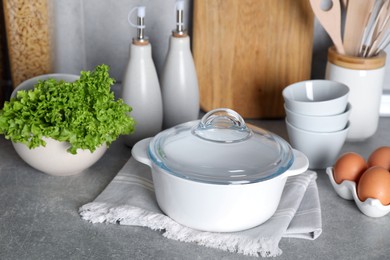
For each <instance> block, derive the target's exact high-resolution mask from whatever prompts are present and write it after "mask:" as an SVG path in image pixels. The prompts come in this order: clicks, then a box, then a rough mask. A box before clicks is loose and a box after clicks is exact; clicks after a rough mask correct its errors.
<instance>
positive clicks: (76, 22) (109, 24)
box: [52, 0, 390, 89]
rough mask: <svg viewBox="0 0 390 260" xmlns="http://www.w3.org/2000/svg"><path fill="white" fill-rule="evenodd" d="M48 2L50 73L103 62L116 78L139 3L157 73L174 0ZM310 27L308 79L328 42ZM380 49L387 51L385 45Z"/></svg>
mask: <svg viewBox="0 0 390 260" xmlns="http://www.w3.org/2000/svg"><path fill="white" fill-rule="evenodd" d="M192 2H193V0H185V8H186V15H185V24H186V27H187V28H189V29H191V26H192V24H191V21H192ZM52 4H53V11H54V13H53V20H54V30H53V32H54V52H55V53H54V54H55V55H54V57H55V60H54V68H55V71H56V72H64V73H75V74H78V73H79V72H80V70H91V69H93V68H94V67H95V66H96V65H98V64H102V63H105V64H108V65H109V66H110V67H111V72H110V74H111V75H112V77H114V78H115V79H116V80H117V82H120V81H121V79H122V75H123V72H124V70H125V67H126V64H127V61H128V58H129V44H130V43H131V40H132V38H133V37H134V36H135V35H136V29H135V28H133V27H131V26H130V25H129V23H128V20H127V16H128V13H129V11H130V10H131V9H132V8H133V7H135V6H139V5H144V6H146V16H145V24H146V35H147V36H148V37H149V40H150V42H151V44H152V53H153V59H154V62H155V65H156V69H157V73H160V72H161V70H162V66H163V63H164V59H165V55H166V53H167V50H168V40H169V36H170V35H171V32H172V30H173V29H174V28H175V25H176V20H175V12H174V9H175V0H53V1H52ZM133 19H134V17H133ZM314 26H315V28H314V46H313V63H312V78H323V77H324V73H325V64H326V61H327V48H328V46H329V45H330V44H331V41H330V39H329V37H328V35H327V34H326V33H325V31H324V30H323V28H322V27H321V25H320V24H319V23H318V22H317V21H315V23H314ZM190 31H191V30H190ZM386 50H387V53H390V47H387V49H386ZM389 63H390V57H389V56H388V57H387V68H386V69H387V71H388V73H386V78H385V86H384V87H385V89H390V65H389Z"/></svg>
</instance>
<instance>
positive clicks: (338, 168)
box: [333, 152, 368, 184]
mask: <svg viewBox="0 0 390 260" xmlns="http://www.w3.org/2000/svg"><path fill="white" fill-rule="evenodd" d="M367 168H368V167H367V163H366V160H364V158H363V157H362V156H360V155H359V154H357V153H353V152H349V153H345V154H343V155H341V156H340V157H339V158H338V159H337V161H336V163H335V165H334V167H333V177H334V179H335V181H336V183H338V184H340V183H341V182H342V181H344V180H349V181H354V182H356V183H357V182H358V181H359V178H360V176H361V175H362V174H363V172H364V171H365V170H367Z"/></svg>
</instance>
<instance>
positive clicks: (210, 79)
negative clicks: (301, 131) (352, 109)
mask: <svg viewBox="0 0 390 260" xmlns="http://www.w3.org/2000/svg"><path fill="white" fill-rule="evenodd" d="M313 22H314V15H313V12H312V10H311V7H310V3H309V0H196V1H194V24H193V36H192V50H193V55H194V60H195V66H196V69H197V73H198V79H199V89H200V103H201V108H202V109H203V110H205V111H209V110H211V109H214V108H218V107H227V108H231V109H234V110H236V111H237V112H238V113H239V114H241V116H243V117H244V118H278V117H282V116H284V109H283V103H284V101H283V97H282V90H283V88H284V87H286V86H287V85H289V84H291V83H294V82H297V81H301V80H306V79H309V78H310V72H311V57H312V46H313Z"/></svg>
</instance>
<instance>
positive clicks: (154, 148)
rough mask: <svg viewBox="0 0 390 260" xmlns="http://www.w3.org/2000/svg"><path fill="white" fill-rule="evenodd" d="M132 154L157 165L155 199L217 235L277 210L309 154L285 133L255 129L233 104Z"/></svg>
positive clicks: (160, 136)
mask: <svg viewBox="0 0 390 260" xmlns="http://www.w3.org/2000/svg"><path fill="white" fill-rule="evenodd" d="M132 155H133V156H134V158H135V159H136V160H138V161H140V162H142V163H144V164H147V165H149V166H150V167H151V168H152V176H153V183H154V187H155V193H156V198H157V202H158V204H159V206H160V208H161V210H162V211H164V212H165V213H166V214H167V215H168V216H169V217H171V218H172V219H174V220H175V221H177V222H178V223H181V224H183V225H185V226H188V227H191V228H194V229H199V230H204V231H212V232H232V231H239V230H244V229H248V228H251V227H254V226H257V225H260V224H261V223H263V222H265V221H266V220H268V219H269V218H270V217H271V216H272V215H273V214H274V212H275V210H276V208H277V206H278V204H279V200H280V197H281V194H282V191H283V188H284V185H285V182H286V180H287V177H288V176H292V175H297V174H300V173H303V172H305V171H306V169H307V168H308V164H309V163H308V159H307V158H306V156H305V155H304V154H303V153H301V152H299V151H297V150H293V149H292V148H291V147H290V145H289V144H288V143H287V142H286V141H285V140H283V139H282V138H280V137H279V136H277V135H275V134H273V133H270V132H268V131H265V130H263V129H261V128H253V127H251V128H249V127H248V126H247V125H246V124H245V122H244V120H243V119H242V117H241V116H240V115H239V114H237V113H236V112H235V111H233V110H230V109H216V110H212V111H210V112H209V113H207V114H206V115H205V116H204V117H203V118H202V120H200V121H199V120H197V121H191V122H188V123H184V124H181V125H178V126H175V127H173V128H169V129H167V130H164V131H163V132H161V133H159V134H158V135H156V136H155V137H153V138H150V139H144V140H142V141H140V142H138V143H137V144H136V145H135V146H134V147H133V149H132Z"/></svg>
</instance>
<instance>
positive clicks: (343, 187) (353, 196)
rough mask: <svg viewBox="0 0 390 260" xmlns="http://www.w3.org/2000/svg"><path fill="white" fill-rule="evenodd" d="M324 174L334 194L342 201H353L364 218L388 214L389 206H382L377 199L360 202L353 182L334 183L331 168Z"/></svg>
mask: <svg viewBox="0 0 390 260" xmlns="http://www.w3.org/2000/svg"><path fill="white" fill-rule="evenodd" d="M326 174H328V177H329V180H330V183H331V184H332V186H333V188H334V189H335V191H336V193H337V194H338V195H339V196H340V197H342V198H343V199H346V200H354V201H355V203H356V205H357V206H358V208H359V209H360V211H361V212H363V214H365V215H366V216H369V217H373V218H379V217H383V216H385V215H386V214H387V213H389V212H390V205H387V206H384V205H383V204H382V203H381V202H380V201H379V200H378V199H372V198H368V199H366V200H365V201H361V200H360V199H359V197H358V195H357V192H356V183H355V182H353V181H348V180H345V181H343V182H341V183H340V184H338V183H336V181H335V180H334V177H333V167H328V168H327V169H326Z"/></svg>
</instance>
